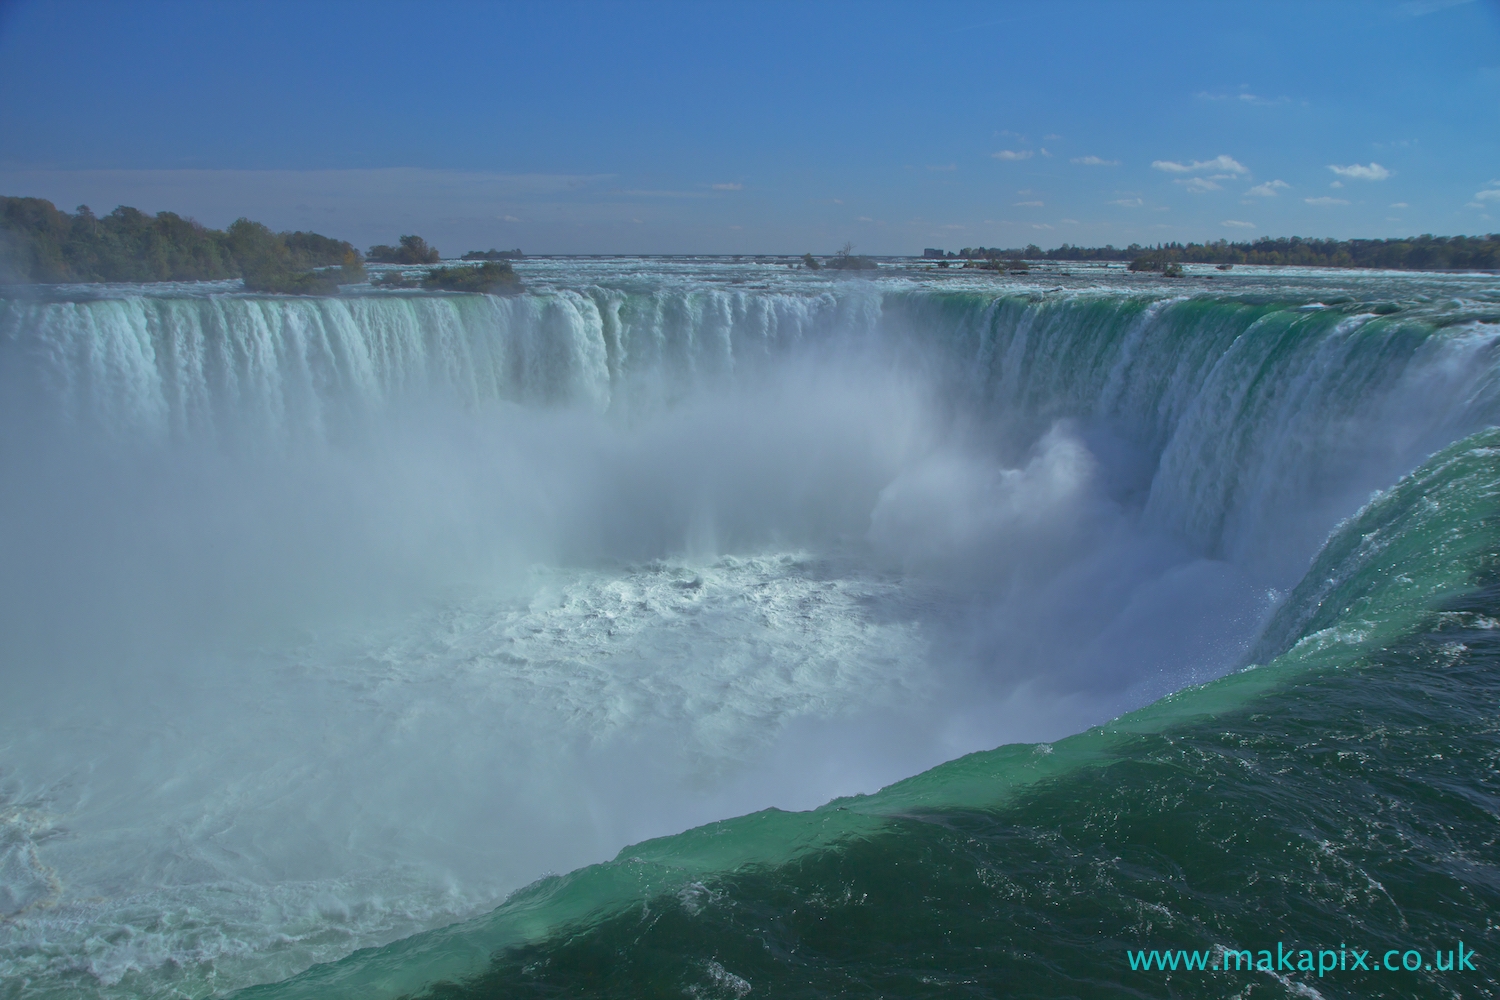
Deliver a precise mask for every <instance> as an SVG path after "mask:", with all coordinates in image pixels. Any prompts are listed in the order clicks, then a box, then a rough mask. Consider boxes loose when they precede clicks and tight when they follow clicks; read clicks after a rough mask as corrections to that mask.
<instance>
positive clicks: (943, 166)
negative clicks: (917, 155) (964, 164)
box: [927, 163, 958, 173]
mask: <svg viewBox="0 0 1500 1000" xmlns="http://www.w3.org/2000/svg"><path fill="white" fill-rule="evenodd" d="M927 169H928V170H935V171H938V172H939V173H947V172H949V171H950V170H957V169H958V164H956V163H929V164H928V165H927Z"/></svg>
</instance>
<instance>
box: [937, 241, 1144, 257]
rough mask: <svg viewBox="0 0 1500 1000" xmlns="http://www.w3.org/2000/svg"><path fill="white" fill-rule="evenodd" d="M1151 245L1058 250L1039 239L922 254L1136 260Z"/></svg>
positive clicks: (1063, 246) (1068, 247)
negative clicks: (1005, 246) (1038, 242)
mask: <svg viewBox="0 0 1500 1000" xmlns="http://www.w3.org/2000/svg"><path fill="white" fill-rule="evenodd" d="M1148 249H1149V248H1148V247H1143V246H1141V245H1140V244H1139V243H1132V244H1131V245H1130V246H1128V247H1125V248H1124V249H1123V250H1118V249H1116V248H1115V247H1113V246H1110V245H1107V244H1106V245H1105V246H1102V247H1075V246H1072V245H1071V244H1068V243H1064V244H1063V245H1062V246H1060V247H1057V248H1056V249H1054V250H1043V249H1042V248H1041V247H1039V246H1037V245H1036V244H1035V243H1030V244H1027V245H1026V246H1024V247H1013V248H1010V249H1002V248H1000V247H964V248H963V249H962V250H960V251H958V252H957V253H954V252H953V251H952V250H947V251H944V250H939V249H936V248H934V247H928V248H927V249H925V250H923V251H922V256H923V257H930V258H935V259H938V260H1134V259H1135V257H1137V256H1138V255H1140V254H1142V253H1145V252H1146V251H1147V250H1148Z"/></svg>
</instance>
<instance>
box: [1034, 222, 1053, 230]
mask: <svg viewBox="0 0 1500 1000" xmlns="http://www.w3.org/2000/svg"><path fill="white" fill-rule="evenodd" d="M1031 228H1032V229H1051V228H1052V227H1051V226H1049V225H1047V224H1046V223H1045V222H1033V223H1032V224H1031Z"/></svg>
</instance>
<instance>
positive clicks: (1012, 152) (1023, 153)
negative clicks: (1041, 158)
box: [990, 149, 1036, 160]
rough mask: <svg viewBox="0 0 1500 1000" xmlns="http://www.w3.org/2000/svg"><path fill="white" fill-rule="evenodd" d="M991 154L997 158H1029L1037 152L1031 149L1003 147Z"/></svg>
mask: <svg viewBox="0 0 1500 1000" xmlns="http://www.w3.org/2000/svg"><path fill="white" fill-rule="evenodd" d="M990 155H991V156H993V157H994V158H995V159H997V160H1029V159H1031V158H1032V157H1033V156H1035V155H1036V154H1035V153H1033V152H1032V151H1031V150H1029V149H1002V150H1000V152H998V153H991V154H990Z"/></svg>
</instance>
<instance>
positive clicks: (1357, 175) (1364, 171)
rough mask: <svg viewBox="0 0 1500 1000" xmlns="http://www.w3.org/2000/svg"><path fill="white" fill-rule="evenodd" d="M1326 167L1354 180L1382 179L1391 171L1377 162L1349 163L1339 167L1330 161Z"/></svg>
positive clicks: (1389, 174)
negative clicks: (1364, 164)
mask: <svg viewBox="0 0 1500 1000" xmlns="http://www.w3.org/2000/svg"><path fill="white" fill-rule="evenodd" d="M1328 169H1329V170H1332V171H1333V172H1334V173H1336V174H1338V175H1339V176H1340V177H1348V178H1349V179H1351V180H1356V181H1383V180H1385V179H1386V178H1387V177H1389V176H1391V172H1390V171H1389V170H1387V169H1385V167H1382V166H1381V165H1380V164H1378V163H1371V164H1370V165H1369V166H1363V165H1361V164H1358V163H1351V164H1350V165H1349V166H1347V167H1340V166H1336V165H1335V164H1332V163H1330V164H1329V165H1328Z"/></svg>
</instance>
